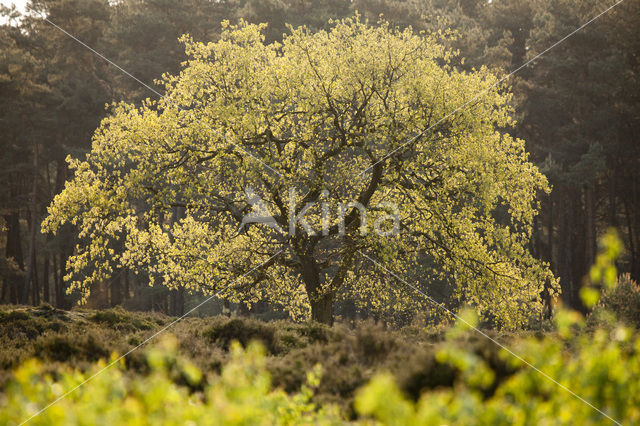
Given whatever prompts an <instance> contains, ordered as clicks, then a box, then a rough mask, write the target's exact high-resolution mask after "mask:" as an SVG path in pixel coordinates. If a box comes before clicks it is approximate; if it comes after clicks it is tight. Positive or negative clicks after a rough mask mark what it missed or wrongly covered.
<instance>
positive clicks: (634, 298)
mask: <svg viewBox="0 0 640 426" xmlns="http://www.w3.org/2000/svg"><path fill="white" fill-rule="evenodd" d="M599 305H600V307H601V308H604V309H606V310H608V311H611V312H614V313H615V314H616V315H617V316H618V318H619V319H620V320H622V321H624V322H626V323H627V324H630V325H633V326H635V327H639V328H640V285H638V283H637V282H635V281H634V280H632V279H631V275H630V274H622V275H620V276H619V277H618V279H617V280H616V284H615V287H613V288H612V289H611V290H605V291H604V293H603V295H602V298H601V300H600V304H599Z"/></svg>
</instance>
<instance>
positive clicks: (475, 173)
mask: <svg viewBox="0 0 640 426" xmlns="http://www.w3.org/2000/svg"><path fill="white" fill-rule="evenodd" d="M223 27H224V28H223V31H222V33H221V37H220V39H219V40H218V41H216V42H210V43H201V42H195V41H193V40H192V39H191V38H190V37H189V36H184V37H183V38H182V41H183V43H184V44H185V47H186V53H187V55H188V60H187V61H186V62H185V63H184V66H183V69H182V70H181V71H180V73H179V74H177V75H165V76H164V78H163V84H164V86H165V87H166V95H165V96H164V97H163V98H162V99H159V100H149V99H148V100H146V101H145V102H144V104H143V105H142V106H141V107H135V106H134V105H131V104H126V103H119V104H114V105H113V106H112V107H111V114H110V115H109V116H108V117H107V118H105V119H104V120H103V122H102V123H101V125H100V127H99V128H98V129H97V130H96V132H95V135H94V137H93V143H92V149H91V151H90V152H89V153H88V154H87V156H86V158H84V159H69V164H70V166H71V168H72V169H74V176H73V178H72V179H71V180H70V181H68V182H67V184H66V186H65V188H64V190H63V191H62V192H61V193H60V194H59V195H57V196H56V197H55V199H54V201H53V203H52V204H51V206H50V207H49V216H48V217H47V218H46V219H45V221H44V223H43V227H44V229H45V230H49V231H54V232H55V231H56V230H58V229H59V228H60V226H61V225H62V224H64V223H66V222H70V223H72V224H74V225H76V226H77V227H78V229H79V242H78V246H77V248H76V253H75V254H74V255H73V256H72V257H71V258H70V266H71V272H70V277H71V278H73V286H72V287H75V288H78V289H82V290H83V291H84V292H86V291H88V289H89V285H90V284H91V283H92V282H96V281H100V280H104V279H107V278H108V277H109V276H110V275H111V274H112V273H113V271H114V270H116V269H117V268H119V267H122V266H126V267H128V268H131V269H134V270H139V271H140V270H144V271H148V272H149V274H150V277H151V282H152V284H153V283H155V282H162V283H163V284H165V285H167V286H168V287H170V288H177V287H182V288H186V289H188V290H189V291H193V292H204V293H207V294H211V293H213V292H216V291H220V290H223V292H222V296H223V297H228V298H230V299H232V300H243V301H245V302H246V303H252V302H255V301H257V300H261V299H266V300H269V301H271V302H273V303H276V304H279V305H281V306H283V307H284V308H285V309H286V310H287V311H288V312H289V313H290V314H291V315H292V317H294V318H300V317H307V316H309V315H310V316H311V317H312V318H313V319H316V320H319V321H323V322H331V321H332V318H333V313H332V306H333V303H334V301H335V299H336V297H338V296H339V297H346V298H351V299H353V300H356V301H357V303H361V304H369V305H371V306H373V307H374V308H378V309H380V310H385V309H392V310H394V311H395V312H400V313H401V312H409V311H415V310H420V309H422V310H425V309H430V308H427V307H428V303H429V302H428V301H419V300H416V298H415V297H414V296H415V295H414V294H412V293H411V292H410V290H409V289H407V288H398V287H397V286H395V285H393V284H390V281H389V275H388V272H387V271H385V270H383V269H380V268H379V267H376V265H375V264H374V263H372V262H370V261H369V260H367V259H366V258H364V257H362V256H359V254H358V252H364V253H367V256H371V257H372V258H375V259H379V260H380V261H382V262H383V263H384V264H385V265H387V267H388V268H390V270H392V271H395V272H402V273H403V274H408V275H409V276H410V277H411V280H412V282H415V283H416V285H418V286H419V288H421V289H422V290H423V291H424V292H425V293H427V294H429V293H430V283H431V282H433V281H436V280H445V281H449V282H451V283H452V285H453V286H454V287H455V289H456V294H455V296H456V298H457V300H458V301H459V302H463V303H468V304H471V305H472V306H474V307H476V309H477V310H478V311H479V312H480V313H481V314H482V315H483V316H484V317H485V318H486V319H489V320H492V321H494V322H495V323H497V324H499V325H502V326H506V327H514V326H519V325H522V324H524V323H526V322H527V321H528V320H529V319H530V318H531V317H532V315H537V314H539V313H540V309H541V307H542V303H541V293H542V290H543V286H544V284H545V282H547V283H550V288H551V289H552V291H553V289H555V283H556V281H555V279H554V278H553V276H552V275H551V273H550V272H549V270H548V269H547V266H546V265H545V264H544V263H542V262H540V261H537V260H536V259H534V258H533V257H532V256H531V254H530V253H529V250H528V247H527V244H528V242H529V239H530V236H531V231H532V228H531V223H532V220H533V218H534V216H535V214H536V211H537V202H536V200H535V197H536V194H537V193H538V192H539V191H547V190H548V186H547V182H546V179H545V178H544V176H543V175H542V174H541V173H540V172H539V171H538V170H537V168H536V167H535V166H534V165H533V164H531V163H530V162H529V161H528V154H527V153H526V152H525V149H524V141H522V140H520V139H517V138H514V137H512V136H510V135H509V133H508V131H507V130H508V129H509V128H510V127H511V126H513V125H514V120H513V118H512V113H513V108H512V106H511V104H510V100H511V95H510V94H509V92H508V90H507V89H506V88H504V87H501V86H500V85H499V84H497V83H498V78H497V77H496V76H495V75H494V74H493V73H492V72H490V71H489V70H488V69H486V68H480V69H478V70H475V69H474V70H472V71H471V72H467V71H463V70H459V69H458V68H456V67H454V66H452V64H451V62H452V60H453V58H455V54H456V52H454V51H452V50H450V49H448V48H445V47H444V42H445V41H446V40H447V39H449V38H451V37H452V35H451V34H450V33H448V32H446V31H440V32H436V33H424V32H421V33H414V32H413V31H412V30H411V29H404V30H399V29H397V28H394V27H392V26H390V25H389V24H388V23H385V22H383V21H381V22H379V23H378V24H377V25H369V24H367V23H366V22H362V21H361V20H360V19H359V18H358V17H356V18H348V19H344V20H341V21H336V22H333V23H332V27H331V28H330V29H329V30H326V31H325V30H321V31H317V32H311V31H309V30H308V29H306V28H305V27H300V28H296V29H291V33H290V34H289V35H286V36H285V37H284V39H283V41H282V43H278V42H273V43H265V38H264V35H263V33H262V30H263V29H264V26H262V25H253V24H247V23H245V22H241V23H240V24H238V25H231V24H229V23H228V22H223ZM478 93H482V96H479V97H477V94H478ZM475 97H477V99H474V98H475ZM470 100H471V101H472V102H471V103H470V104H469V105H466V107H465V108H463V109H460V110H459V111H457V112H455V113H453V114H451V112H452V111H456V109H457V108H458V107H459V106H460V105H462V104H464V103H466V102H468V101H470ZM436 123H437V124H436ZM434 125H435V126H434ZM431 126H434V127H433V128H432V129H430V127H431ZM428 129H429V130H428ZM412 138H413V139H412ZM407 141H412V142H411V143H407ZM248 188H249V189H250V190H251V191H253V192H254V193H255V194H257V195H259V197H260V198H261V199H262V200H263V201H264V204H265V205H266V207H267V208H268V210H269V212H271V213H272V215H273V218H274V220H275V221H276V222H277V224H278V225H280V227H281V228H282V229H284V230H285V231H289V232H279V231H278V230H276V229H274V227H273V226H266V225H265V224H246V226H244V227H243V228H242V229H240V230H239V225H241V224H242V220H243V217H244V215H246V214H247V213H248V212H249V211H250V210H251V203H249V202H247V197H246V192H247V189H248ZM350 202H358V203H359V204H360V205H361V206H363V207H364V209H366V216H364V215H362V214H361V210H360V209H359V208H358V207H356V206H353V205H352V204H349V203H350ZM391 203H393V205H392V204H391ZM341 206H342V208H343V210H344V215H343V216H344V221H343V222H341V221H340V215H339V214H338V211H339V210H338V209H339V208H340V207H341ZM394 206H395V208H394ZM396 208H397V224H396V223H389V222H393V221H394V220H393V218H391V216H390V215H391V214H392V213H394V212H396ZM364 209H363V210H364ZM323 212H324V213H325V214H324V215H323ZM327 213H328V215H327ZM326 217H330V219H329V220H328V221H327V219H326ZM292 218H293V219H295V220H294V221H293V225H292V226H291V228H290V224H291V219H292ZM323 218H325V219H324V221H323ZM305 222H306V224H308V226H305ZM374 223H377V224H378V225H380V224H381V223H384V224H383V225H382V226H383V228H384V229H385V230H386V232H373V225H374ZM390 226H397V228H398V229H397V232H390V230H391V229H390ZM314 231H315V232H314ZM339 231H342V232H339ZM254 268H255V270H254V271H253V269H254ZM230 285H231V287H230V288H227V286H230ZM382 302H384V303H382Z"/></svg>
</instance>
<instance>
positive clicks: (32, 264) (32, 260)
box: [22, 143, 38, 304]
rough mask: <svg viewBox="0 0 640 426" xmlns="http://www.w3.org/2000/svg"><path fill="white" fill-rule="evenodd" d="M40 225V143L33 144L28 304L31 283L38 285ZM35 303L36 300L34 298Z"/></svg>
mask: <svg viewBox="0 0 640 426" xmlns="http://www.w3.org/2000/svg"><path fill="white" fill-rule="evenodd" d="M37 226H38V144H37V143H34V144H33V184H32V193H31V220H30V223H29V228H30V229H29V254H28V260H27V275H26V277H25V280H24V287H23V289H22V303H24V304H27V303H28V299H29V284H33V285H34V286H37V283H35V282H33V281H34V276H35V273H34V271H35V269H36V230H37ZM32 302H33V303H34V304H35V300H33V298H32Z"/></svg>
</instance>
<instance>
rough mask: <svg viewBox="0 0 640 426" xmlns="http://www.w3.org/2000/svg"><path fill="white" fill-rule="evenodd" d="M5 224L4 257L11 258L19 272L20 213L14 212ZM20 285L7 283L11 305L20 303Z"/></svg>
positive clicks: (6, 219) (21, 256)
mask: <svg viewBox="0 0 640 426" xmlns="http://www.w3.org/2000/svg"><path fill="white" fill-rule="evenodd" d="M4 218H5V221H6V222H7V248H6V257H7V258H13V260H14V261H15V262H16V264H17V265H18V268H20V270H24V257H23V255H22V239H21V238H22V237H21V236H20V234H21V233H20V213H18V212H17V211H14V212H12V213H10V214H8V215H6V216H5V217H4ZM19 289H20V283H19V282H18V281H17V280H16V279H12V280H11V282H10V283H9V301H10V302H11V303H13V304H17V303H19V302H20V300H19V297H20V293H19Z"/></svg>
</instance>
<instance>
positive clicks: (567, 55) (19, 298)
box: [0, 0, 640, 314]
mask: <svg viewBox="0 0 640 426" xmlns="http://www.w3.org/2000/svg"><path fill="white" fill-rule="evenodd" d="M611 4H613V1H593V0H592V1H583V0H579V1H570V0H553V1H552V0H533V1H526V0H493V1H486V0H485V1H481V0H458V1H445V0H431V1H428V0H425V1H419V0H414V1H411V0H409V1H384V0H354V1H348V0H328V1H323V2H316V1H296V0H230V1H211V0H185V1H181V2H174V1H170V0H121V1H107V0H82V1H78V0H35V1H32V2H31V3H30V4H29V12H28V13H27V14H26V15H24V16H20V14H19V13H18V12H17V11H15V10H13V9H10V8H7V7H4V6H2V9H1V12H0V13H1V14H2V16H3V17H4V19H5V22H6V23H5V24H4V25H2V26H1V27H0V231H1V232H0V250H2V251H1V252H0V254H1V256H0V285H1V288H0V301H1V302H2V303H24V304H39V303H41V302H48V303H51V304H54V305H56V306H58V307H64V308H68V307H70V306H72V305H73V304H74V303H75V301H76V300H77V298H78V297H79V296H78V295H74V294H71V295H67V294H66V284H65V281H64V276H65V275H66V274H67V269H66V262H67V259H68V257H69V256H70V255H71V254H72V250H73V247H74V246H75V241H74V236H73V235H74V233H73V232H72V231H73V230H72V229H70V228H69V229H66V230H62V232H59V233H58V234H57V235H56V236H55V237H53V236H50V235H43V234H42V233H41V232H40V223H41V221H42V219H43V217H44V216H45V215H46V207H47V206H48V205H49V204H50V202H51V200H52V198H53V197H54V196H55V195H56V194H58V193H59V192H60V191H61V190H62V188H63V186H64V183H65V181H66V180H67V178H68V177H69V176H70V171H69V170H68V168H67V163H66V161H65V158H66V157H67V155H72V156H79V155H80V154H82V153H84V152H86V151H87V150H88V149H89V147H90V141H91V136H92V134H93V132H94V130H95V129H96V128H97V127H98V125H99V123H100V122H101V120H102V119H103V118H104V117H105V116H106V114H107V113H106V110H105V105H106V104H108V103H111V102H113V101H120V100H125V101H128V102H135V103H140V102H141V101H142V100H143V99H144V98H146V97H151V98H153V97H155V95H154V94H153V93H151V92H150V91H149V90H148V89H147V88H145V87H143V86H142V85H141V84H140V83H138V82H136V81H135V80H133V79H131V78H130V77H129V76H126V75H125V74H123V73H122V72H121V71H120V70H118V69H116V68H115V67H113V66H111V65H109V64H108V63H107V62H106V61H104V60H103V59H101V58H100V57H98V56H97V55H96V54H94V53H92V52H91V51H89V50H88V49H87V48H85V47H83V46H82V45H80V44H79V43H78V42H77V41H74V40H73V39H71V38H70V37H69V36H68V35H66V34H64V33H63V32H61V31H60V30H59V29H57V28H55V27H53V26H52V25H51V24H49V23H47V22H46V21H45V20H43V16H46V17H47V18H48V19H49V20H50V21H51V22H53V23H55V24H56V25H59V26H60V27H61V28H63V29H64V30H66V31H68V32H69V33H70V34H72V35H73V36H75V37H77V38H78V39H79V40H82V41H83V42H85V43H86V44H87V45H89V46H91V47H92V48H94V49H95V50H96V51H98V52H100V53H102V54H104V55H105V56H106V57H107V58H109V59H111V60H113V61H114V62H115V63H117V64H118V65H119V66H121V67H122V68H123V69H125V70H127V71H128V72H130V73H131V74H133V75H134V76H135V77H136V78H138V79H139V80H141V81H143V82H145V83H146V84H149V85H150V86H153V87H154V88H155V89H156V90H158V91H160V90H162V88H161V86H159V85H156V84H155V81H156V80H157V79H159V78H160V77H161V76H162V74H163V73H167V72H168V73H172V74H176V73H177V72H178V71H179V69H180V64H181V62H182V61H184V60H185V59H186V56H185V53H184V47H183V46H182V45H181V44H180V43H179V41H178V38H179V37H180V36H181V35H182V34H185V33H188V34H190V35H191V36H192V37H193V39H194V40H196V41H216V40H217V39H218V37H219V35H220V33H221V30H222V29H221V26H220V22H221V21H222V20H224V19H229V20H230V21H232V22H235V21H238V20H240V19H245V20H247V21H249V22H252V23H259V22H266V23H268V25H269V26H268V28H267V30H266V37H267V42H270V41H277V40H280V39H281V38H282V34H283V33H286V32H288V31H289V30H288V28H287V24H290V25H292V26H294V27H297V26H300V25H306V26H308V27H309V28H310V29H312V30H313V29H319V28H325V27H326V26H327V25H328V24H327V23H328V22H329V20H330V19H339V18H343V17H348V16H352V15H353V14H355V13H359V14H360V15H361V16H362V17H363V18H365V19H368V20H369V21H372V22H375V21H377V20H378V18H379V16H380V15H381V14H382V15H383V16H384V18H385V19H386V20H388V21H389V22H391V23H392V24H393V25H397V26H399V27H406V26H412V27H413V28H414V29H416V30H425V31H437V30H439V29H443V30H444V29H446V28H453V29H455V30H456V31H457V32H458V34H459V36H458V37H457V38H456V39H455V40H451V41H450V43H451V44H452V46H451V47H453V48H456V49H459V51H460V56H459V57H460V58H464V61H463V60H462V59H459V60H458V63H456V64H455V65H456V66H457V67H459V68H460V69H466V70H471V69H473V68H480V67H482V66H486V67H488V68H490V69H494V70H497V72H500V73H502V75H506V74H507V73H508V72H509V71H511V70H514V69H516V68H518V67H519V66H520V65H521V64H523V63H524V62H526V61H527V60H529V59H531V58H533V57H535V55H537V54H538V53H539V52H542V51H544V50H545V49H546V48H548V47H549V46H551V45H552V44H553V43H555V42H556V41H558V40H560V39H562V38H563V37H564V36H566V35H567V34H568V33H570V32H571V31H573V30H574V29H576V28H577V27H579V26H580V25H581V24H583V23H584V22H586V21H588V20H589V19H591V18H592V17H593V16H595V15H597V14H598V13H600V12H601V11H602V10H604V9H606V8H607V7H609V6H610V5H611ZM639 79H640V4H639V3H638V2H633V1H629V2H625V3H623V4H621V5H620V6H618V7H616V8H615V9H614V10H612V11H611V12H609V13H608V14H606V15H605V16H603V17H602V18H600V19H599V20H597V21H595V22H594V23H592V24H590V25H589V26H587V27H586V28H585V29H584V30H582V31H580V32H579V33H577V34H575V35H574V36H572V37H571V38H569V39H567V40H566V41H565V42H563V43H562V44H560V45H559V46H557V47H556V48H554V49H553V50H551V51H550V52H548V53H547V54H545V55H544V56H543V57H541V58H539V59H536V60H535V61H533V62H532V63H531V64H530V65H529V66H527V67H526V68H523V69H522V70H520V71H519V72H518V73H517V74H516V75H515V76H514V77H513V78H512V79H511V80H510V82H511V84H512V87H513V92H514V93H515V96H514V99H513V102H514V104H515V106H516V111H517V119H518V124H517V125H516V128H515V132H514V133H515V134H514V136H516V137H519V138H522V139H524V140H525V141H526V142H527V150H528V151H529V153H530V156H531V159H532V160H533V161H534V162H535V163H536V164H537V165H538V167H540V169H541V170H542V171H543V172H544V173H545V174H546V176H547V177H548V179H549V181H550V184H551V185H552V187H553V191H552V192H551V194H550V195H548V196H547V195H543V194H541V197H542V198H541V200H542V213H541V215H540V216H538V217H537V219H536V223H535V231H534V238H533V240H532V243H531V247H530V250H531V252H532V253H533V255H534V256H535V257H537V258H540V259H542V260H545V261H548V262H550V264H551V269H552V270H553V272H554V273H555V275H556V276H558V277H560V285H561V287H562V297H563V299H564V301H565V303H567V304H568V305H570V306H572V307H574V308H582V306H581V302H580V298H579V296H578V290H579V288H580V286H581V285H582V284H583V280H584V277H585V276H586V275H587V271H588V268H589V265H591V263H592V262H593V260H594V258H595V253H596V240H597V236H598V235H599V234H601V233H602V232H603V231H604V230H605V229H607V228H608V227H610V226H615V227H617V228H618V229H619V230H620V232H621V235H622V237H623V240H624V243H625V246H626V249H627V251H626V254H625V256H624V257H623V258H622V260H621V261H620V265H619V268H620V270H621V271H626V272H629V273H631V276H632V277H633V278H634V279H636V280H637V279H639V278H640V176H638V173H637V172H638V171H639V170H640V143H638V141H639V139H640V81H639ZM67 227H69V225H67ZM145 280H146V278H145V276H144V273H143V274H138V275H134V274H132V273H131V272H130V271H127V270H121V271H117V272H116V273H114V274H113V276H112V277H111V278H110V279H109V280H108V282H106V283H103V285H101V286H99V288H96V289H95V292H93V293H94V296H93V297H92V298H93V303H95V304H96V305H98V306H108V305H118V304H125V305H126V304H127V303H133V302H132V301H138V303H139V305H138V306H136V307H137V308H141V309H160V310H164V311H166V312H168V313H171V314H179V313H181V312H182V311H183V309H184V297H185V296H184V292H181V291H180V290H168V289H162V288H151V289H150V288H148V286H147V282H146V281H145Z"/></svg>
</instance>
